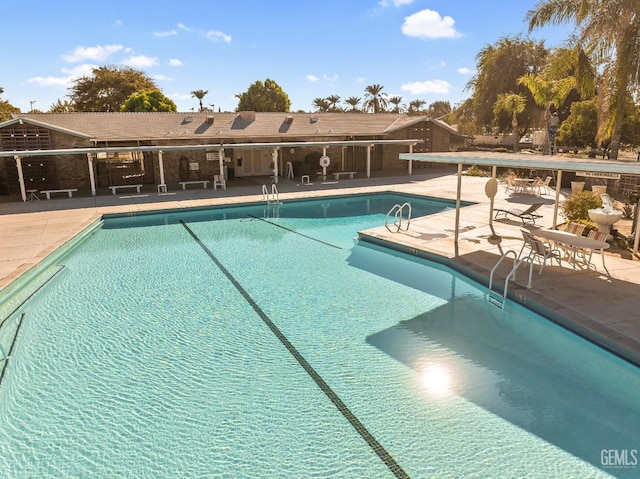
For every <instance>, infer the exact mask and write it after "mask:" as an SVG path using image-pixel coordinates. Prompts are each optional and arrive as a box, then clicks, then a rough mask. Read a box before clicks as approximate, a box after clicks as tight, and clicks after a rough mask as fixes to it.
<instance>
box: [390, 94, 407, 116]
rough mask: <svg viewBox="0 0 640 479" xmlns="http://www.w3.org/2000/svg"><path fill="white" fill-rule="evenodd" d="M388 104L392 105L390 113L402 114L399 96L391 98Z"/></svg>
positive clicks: (402, 107) (402, 109)
mask: <svg viewBox="0 0 640 479" xmlns="http://www.w3.org/2000/svg"><path fill="white" fill-rule="evenodd" d="M389 103H390V104H391V105H393V108H392V109H391V112H392V113H404V105H403V104H402V97H401V96H392V97H391V98H389Z"/></svg>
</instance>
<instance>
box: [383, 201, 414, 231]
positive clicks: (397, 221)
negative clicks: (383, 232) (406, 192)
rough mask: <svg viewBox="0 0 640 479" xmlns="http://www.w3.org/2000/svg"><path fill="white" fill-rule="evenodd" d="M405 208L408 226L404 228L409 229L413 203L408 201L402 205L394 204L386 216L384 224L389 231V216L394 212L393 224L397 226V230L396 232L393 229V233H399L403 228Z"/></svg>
mask: <svg viewBox="0 0 640 479" xmlns="http://www.w3.org/2000/svg"><path fill="white" fill-rule="evenodd" d="M405 208H406V209H407V226H406V227H405V228H404V231H408V230H409V225H410V224H411V203H408V202H407V203H404V204H402V205H400V204H395V205H393V206H392V207H391V209H390V210H389V212H388V213H387V216H386V217H385V221H384V225H385V227H386V228H387V229H388V230H389V231H391V228H390V227H389V217H390V216H391V215H392V214H393V226H395V228H396V230H395V232H394V231H391V232H392V233H397V232H398V231H400V230H402V229H403V227H402V222H403V220H404V216H403V212H404V210H405Z"/></svg>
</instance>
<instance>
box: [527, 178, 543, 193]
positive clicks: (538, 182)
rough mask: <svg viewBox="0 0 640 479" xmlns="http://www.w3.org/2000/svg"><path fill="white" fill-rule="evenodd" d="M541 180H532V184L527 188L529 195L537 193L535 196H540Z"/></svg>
mask: <svg viewBox="0 0 640 479" xmlns="http://www.w3.org/2000/svg"><path fill="white" fill-rule="evenodd" d="M542 184H543V181H542V178H540V177H536V178H535V180H533V183H531V186H529V188H528V189H529V192H530V193H535V192H536V191H537V195H538V196H540V195H541V194H542V191H541V188H542Z"/></svg>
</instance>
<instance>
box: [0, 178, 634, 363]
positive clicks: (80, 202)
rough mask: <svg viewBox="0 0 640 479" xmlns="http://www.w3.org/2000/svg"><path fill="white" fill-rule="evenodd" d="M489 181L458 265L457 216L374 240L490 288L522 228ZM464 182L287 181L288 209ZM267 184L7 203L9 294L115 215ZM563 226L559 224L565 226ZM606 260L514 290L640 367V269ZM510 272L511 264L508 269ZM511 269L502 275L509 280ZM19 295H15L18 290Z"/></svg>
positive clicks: (520, 200) (475, 182)
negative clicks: (495, 214) (507, 216)
mask: <svg viewBox="0 0 640 479" xmlns="http://www.w3.org/2000/svg"><path fill="white" fill-rule="evenodd" d="M486 181H487V179H486V178H478V177H463V180H462V192H463V194H462V199H463V200H464V201H472V202H477V204H475V205H473V206H469V207H466V208H463V209H462V210H461V214H460V231H461V233H460V238H459V241H458V255H457V256H456V255H455V250H456V249H455V245H454V225H455V211H453V210H450V211H447V212H443V213H440V214H437V215H433V216H429V217H428V218H425V219H417V220H414V221H412V223H411V227H410V229H409V231H406V232H400V233H390V232H389V231H388V230H387V229H386V228H384V227H383V226H381V227H379V228H375V229H373V230H368V231H367V232H365V234H367V235H370V236H372V237H374V238H377V239H378V240H382V241H390V242H393V243H395V244H397V245H399V247H405V248H407V249H408V250H411V251H414V252H416V254H423V255H426V256H430V257H432V258H434V259H436V260H439V261H445V262H446V261H450V262H451V264H453V266H454V267H456V268H457V269H459V270H462V271H464V272H465V273H467V274H470V275H471V276H472V277H474V278H476V279H478V280H479V281H481V282H487V280H488V276H489V271H490V270H491V268H492V267H493V265H495V263H496V261H497V260H498V258H499V257H500V256H501V255H502V253H503V252H504V251H506V250H508V249H514V250H516V251H519V250H520V247H521V246H522V235H521V233H520V229H521V227H522V223H521V222H520V221H511V220H500V221H493V231H492V229H491V227H490V226H489V205H488V202H489V200H488V198H487V197H486V195H485V193H484V185H485V183H486ZM456 183H457V177H456V175H455V174H454V173H453V170H452V169H451V168H449V167H447V168H444V169H438V168H435V167H434V168H428V169H424V170H419V171H418V172H417V173H416V174H414V176H412V177H409V176H406V175H401V176H388V177H382V178H370V179H362V178H360V179H353V180H350V179H344V180H340V181H339V182H327V183H324V184H320V183H317V182H316V183H315V184H313V185H310V186H306V185H304V186H303V185H300V184H299V183H296V182H295V181H291V180H284V179H283V180H280V183H279V185H278V189H279V190H280V198H281V199H282V200H287V199H295V198H304V197H312V196H319V195H323V196H324V195H337V194H349V193H364V192H373V191H399V192H405V193H416V194H422V195H429V196H434V197H441V198H450V199H454V198H455V192H456ZM261 185H262V183H261V182H260V179H243V180H236V181H232V182H230V185H229V189H228V190H226V191H224V190H220V189H219V190H217V191H214V190H212V189H206V190H205V189H189V190H187V191H182V190H181V189H180V190H179V189H177V188H176V190H175V192H171V193H170V194H167V195H158V194H157V192H155V191H152V190H151V189H150V188H149V191H146V192H145V191H143V193H142V194H140V195H137V194H130V195H119V196H113V195H111V193H110V192H109V191H108V190H106V189H105V191H100V192H99V195H98V196H97V197H95V198H93V197H89V198H87V197H85V198H82V197H81V198H75V197H74V198H72V199H69V198H66V197H64V198H60V199H52V200H42V201H34V202H27V203H22V202H17V201H16V202H5V203H0V288H7V287H8V286H10V285H11V283H12V282H13V281H14V280H15V279H17V278H18V277H19V276H20V275H22V274H24V273H25V272H26V271H28V270H29V269H30V268H33V267H37V265H38V264H39V263H40V262H41V261H42V260H43V259H44V258H45V257H46V256H47V255H48V254H50V253H51V252H53V251H55V250H56V249H57V248H59V247H60V246H62V245H64V244H65V243H66V242H67V241H69V240H70V239H71V238H73V237H74V236H75V235H76V234H78V233H79V232H80V231H82V230H83V229H85V228H86V227H87V226H88V225H90V224H91V223H93V222H94V221H96V220H98V219H99V218H100V217H101V216H102V215H103V214H107V213H126V212H140V211H147V210H159V209H174V208H189V207H202V206H215V205H223V204H239V203H245V202H254V201H261V200H262V194H261ZM539 201H543V202H544V203H545V205H544V206H543V207H542V208H541V210H539V211H540V212H541V213H542V214H543V216H544V217H543V218H542V219H541V220H539V221H538V223H539V225H540V226H542V227H550V226H551V225H552V215H553V202H554V197H553V196H549V195H545V196H543V197H542V198H537V197H532V196H529V195H514V196H507V195H506V194H505V191H504V188H503V187H501V188H500V189H499V191H498V195H497V197H496V200H495V204H496V206H499V205H510V206H516V207H521V208H522V207H526V206H528V205H529V204H531V203H532V202H539ZM561 221H562V220H561V219H559V222H561ZM596 256H598V254H594V260H593V263H594V264H595V265H596V266H597V270H593V269H591V270H588V271H586V270H579V271H574V270H573V269H572V268H571V267H570V266H569V265H566V264H565V263H563V267H559V266H557V265H549V264H548V265H547V266H546V267H545V269H544V271H543V273H542V274H541V275H537V270H536V274H535V275H534V278H533V287H532V288H531V289H527V288H526V283H527V280H528V274H527V272H526V271H525V272H523V273H522V274H520V275H519V276H518V279H519V281H516V282H515V284H514V285H513V288H511V286H510V289H511V290H512V292H513V293H514V294H515V295H516V296H517V298H518V300H519V301H520V302H523V303H525V304H528V305H529V306H534V309H537V310H539V311H541V312H543V313H544V314H546V315H547V316H549V317H551V318H553V319H554V320H556V321H558V322H560V323H561V324H564V325H566V326H567V327H568V328H570V329H573V330H575V331H577V332H579V333H581V334H582V335H584V336H586V337H588V338H590V339H592V340H593V341H595V342H598V343H600V344H602V345H604V346H605V347H608V348H610V349H611V350H613V351H615V352H617V353H618V354H621V355H623V356H624V357H626V358H628V359H629V360H631V361H633V362H635V363H636V364H639V365H640V294H638V293H640V261H638V260H637V259H635V258H632V257H631V255H625V256H626V258H622V257H620V255H615V254H608V255H607V257H606V266H607V270H608V271H605V270H604V269H603V268H602V264H601V262H600V258H597V257H596ZM505 263H506V262H505ZM507 270H508V266H507V265H506V264H505V266H504V268H501V269H500V270H498V275H499V277H500V278H504V275H505V274H506V271H507ZM9 289H11V288H9Z"/></svg>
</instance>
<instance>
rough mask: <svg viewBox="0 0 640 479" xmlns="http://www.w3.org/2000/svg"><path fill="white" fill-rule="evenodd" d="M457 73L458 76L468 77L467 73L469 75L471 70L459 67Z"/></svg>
mask: <svg viewBox="0 0 640 479" xmlns="http://www.w3.org/2000/svg"><path fill="white" fill-rule="evenodd" d="M458 73H460V75H468V74H469V73H471V68H467V67H460V68H458Z"/></svg>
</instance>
